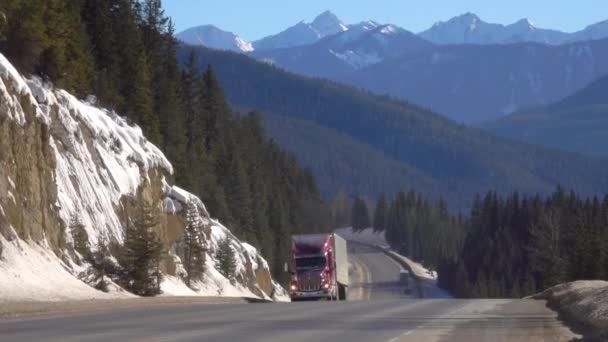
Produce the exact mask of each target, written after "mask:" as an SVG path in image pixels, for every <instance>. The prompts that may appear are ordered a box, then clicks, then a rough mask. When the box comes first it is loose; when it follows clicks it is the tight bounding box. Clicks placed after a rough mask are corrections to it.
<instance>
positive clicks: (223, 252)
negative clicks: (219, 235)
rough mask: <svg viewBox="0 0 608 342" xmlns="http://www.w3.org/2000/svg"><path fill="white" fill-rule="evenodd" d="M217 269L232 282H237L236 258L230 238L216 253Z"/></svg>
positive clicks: (225, 240)
mask: <svg viewBox="0 0 608 342" xmlns="http://www.w3.org/2000/svg"><path fill="white" fill-rule="evenodd" d="M215 259H216V266H215V267H216V269H217V270H218V272H220V273H221V274H222V275H223V276H224V277H226V279H228V280H230V282H234V281H235V280H236V256H235V252H234V249H233V248H232V246H231V241H230V238H225V239H224V240H222V241H221V242H220V243H219V245H218V249H217V251H216V252H215Z"/></svg>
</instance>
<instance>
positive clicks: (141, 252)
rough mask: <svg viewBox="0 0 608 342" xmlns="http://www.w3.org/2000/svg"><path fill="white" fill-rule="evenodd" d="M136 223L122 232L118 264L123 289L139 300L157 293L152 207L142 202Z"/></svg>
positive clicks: (158, 251)
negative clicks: (120, 269)
mask: <svg viewBox="0 0 608 342" xmlns="http://www.w3.org/2000/svg"><path fill="white" fill-rule="evenodd" d="M138 211H139V212H138V217H137V219H136V221H135V222H134V223H133V224H132V225H129V226H128V227H127V228H126V230H125V240H124V246H123V250H122V253H121V261H120V264H121V266H122V267H123V268H124V275H123V285H124V286H125V287H126V288H127V289H128V290H129V291H131V292H132V293H134V294H137V295H140V296H153V295H156V294H159V293H160V281H161V280H162V279H160V278H161V277H160V275H161V273H160V258H161V253H162V245H161V243H160V241H159V240H158V238H157V237H156V234H155V233H154V228H155V227H156V226H157V225H158V222H157V221H156V214H155V213H154V208H153V206H152V205H151V204H150V203H148V202H146V201H142V202H141V204H140V207H139V210H138Z"/></svg>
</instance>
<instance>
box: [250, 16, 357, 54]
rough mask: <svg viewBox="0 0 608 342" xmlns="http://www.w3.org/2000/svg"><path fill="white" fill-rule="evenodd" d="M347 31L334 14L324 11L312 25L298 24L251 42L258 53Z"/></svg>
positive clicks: (310, 42) (314, 40)
mask: <svg viewBox="0 0 608 342" xmlns="http://www.w3.org/2000/svg"><path fill="white" fill-rule="evenodd" d="M347 30H348V27H346V25H344V23H343V22H342V21H341V20H340V19H339V18H338V17H337V16H336V15H335V14H333V13H332V12H330V11H326V12H323V13H322V14H320V15H319V16H317V17H316V18H315V20H313V22H312V23H306V22H300V23H298V24H296V25H294V26H292V27H290V28H288V29H286V30H285V31H282V32H280V33H278V34H276V35H273V36H269V37H265V38H262V39H260V40H258V41H255V42H253V47H254V48H255V50H258V51H259V50H273V49H281V48H288V47H293V46H301V45H308V44H313V43H315V42H317V41H319V40H320V39H323V38H325V37H327V36H330V35H333V34H336V33H339V32H344V31H347Z"/></svg>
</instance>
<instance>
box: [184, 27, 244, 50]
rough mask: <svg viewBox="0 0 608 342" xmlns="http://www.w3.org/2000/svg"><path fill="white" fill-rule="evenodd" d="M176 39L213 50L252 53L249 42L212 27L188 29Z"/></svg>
mask: <svg viewBox="0 0 608 342" xmlns="http://www.w3.org/2000/svg"><path fill="white" fill-rule="evenodd" d="M176 37H177V39H179V40H181V41H183V42H184V43H186V44H190V45H204V46H207V47H210V48H213V49H219V50H230V51H236V52H250V51H253V46H252V45H251V43H250V42H248V41H246V40H245V39H243V38H241V37H239V36H237V35H236V34H234V33H232V32H227V31H223V30H221V29H219V28H217V27H215V26H213V25H202V26H197V27H192V28H189V29H187V30H185V31H183V32H180V33H178V34H177V35H176Z"/></svg>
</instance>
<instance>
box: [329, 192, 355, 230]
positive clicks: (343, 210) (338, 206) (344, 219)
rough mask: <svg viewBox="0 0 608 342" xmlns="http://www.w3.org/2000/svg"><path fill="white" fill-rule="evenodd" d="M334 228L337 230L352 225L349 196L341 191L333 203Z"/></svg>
mask: <svg viewBox="0 0 608 342" xmlns="http://www.w3.org/2000/svg"><path fill="white" fill-rule="evenodd" d="M331 216H332V226H333V227H335V228H341V227H347V226H349V225H351V224H352V223H351V205H350V203H349V200H348V195H346V193H344V192H343V191H339V192H338V193H337V194H336V196H335V197H334V200H333V201H332V202H331Z"/></svg>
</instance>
